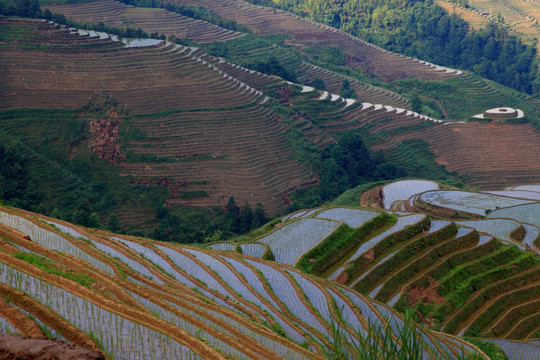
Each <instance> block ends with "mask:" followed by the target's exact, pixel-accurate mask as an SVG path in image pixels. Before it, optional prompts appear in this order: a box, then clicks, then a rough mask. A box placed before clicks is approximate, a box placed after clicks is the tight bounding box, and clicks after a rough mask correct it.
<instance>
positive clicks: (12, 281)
mask: <svg viewBox="0 0 540 360" xmlns="http://www.w3.org/2000/svg"><path fill="white" fill-rule="evenodd" d="M6 211H7V210H6ZM26 216H28V215H27V214H22V215H21V216H19V217H20V218H22V219H24V220H27V221H29V220H28V218H26ZM305 220H310V219H305ZM311 220H319V219H311ZM298 221H300V220H298ZM321 221H324V220H321ZM34 225H35V226H36V227H43V228H44V229H46V228H50V226H49V225H47V224H45V223H36V224H34ZM61 226H63V227H65V228H63V230H65V231H66V232H70V233H71V234H72V236H73V235H75V236H77V234H79V235H82V236H85V237H86V238H87V241H89V242H90V243H92V244H93V245H94V246H95V247H96V248H95V250H93V251H94V252H96V253H98V252H102V253H103V255H102V257H103V258H106V257H109V256H112V257H115V258H117V260H118V261H122V262H125V263H126V265H127V266H132V267H133V268H134V269H135V268H137V265H136V264H137V263H138V264H139V265H142V266H144V268H146V269H148V270H150V269H151V270H152V272H151V273H154V272H155V273H157V272H161V273H162V275H163V276H160V278H162V279H163V280H165V279H167V281H163V282H165V283H166V285H167V286H163V282H159V279H158V278H157V277H149V278H148V280H145V281H144V284H143V283H142V282H140V281H139V280H136V279H134V278H133V277H130V276H129V275H126V274H122V276H119V278H118V280H119V281H117V282H116V281H111V282H109V283H104V285H106V286H107V288H108V287H109V286H111V288H108V289H107V288H101V287H99V286H97V287H94V286H84V285H83V284H77V283H76V282H74V281H70V282H64V281H63V280H62V278H60V277H59V276H58V275H54V274H46V273H45V272H44V271H43V270H40V269H39V268H38V267H36V266H34V265H32V264H26V263H25V265H24V271H22V270H23V269H16V268H14V266H15V264H21V262H20V260H17V259H13V260H12V259H11V255H10V254H9V252H11V251H13V248H11V247H10V245H9V244H8V242H7V241H9V242H11V240H14V239H15V237H19V235H18V233H17V232H15V231H12V232H9V231H8V232H6V236H7V241H6V242H3V243H0V247H6V249H8V250H9V251H8V252H4V251H2V252H0V254H4V255H1V257H2V261H1V262H0V288H1V290H0V293H1V294H2V295H1V298H4V299H7V298H8V297H9V298H10V299H12V303H16V304H17V308H19V306H20V307H22V308H20V310H21V311H22V313H23V314H25V315H26V316H28V319H29V321H30V320H31V321H34V320H33V319H34V318H36V319H37V318H40V319H42V320H43V321H41V320H39V321H38V320H36V323H37V324H39V325H40V326H41V327H42V329H45V330H44V331H46V332H47V333H51V334H52V335H53V336H54V337H58V338H62V337H64V338H65V339H68V340H70V341H74V342H76V343H78V342H79V343H83V342H85V343H86V344H88V343H93V342H94V341H95V343H96V344H98V345H99V347H100V348H101V349H102V350H103V351H105V352H107V353H109V354H111V356H114V357H115V358H119V359H120V358H121V359H200V358H220V355H219V353H221V354H222V355H223V356H231V357H234V358H238V359H244V358H246V359H247V358H251V359H271V360H277V359H279V358H287V359H295V360H296V359H298V360H304V359H318V358H322V357H321V355H320V353H319V352H318V350H319V349H321V348H322V347H324V348H328V347H329V346H331V341H332V337H333V334H332V333H331V331H330V329H331V326H330V323H334V319H337V313H336V308H335V306H337V307H338V308H339V309H340V313H341V317H342V318H343V320H344V324H346V326H345V327H343V328H342V329H340V330H339V331H340V332H341V334H342V335H343V336H351V335H353V334H355V333H356V331H355V330H358V331H360V333H361V334H366V331H365V329H364V325H365V319H369V321H370V322H371V323H372V324H374V325H378V324H382V323H383V322H385V320H384V319H382V318H381V317H380V315H381V314H383V315H385V316H386V315H389V314H391V312H390V310H388V309H386V308H385V307H384V306H382V305H376V304H373V303H372V302H371V301H368V300H366V299H364V298H362V297H361V296H360V295H357V294H355V293H354V292H353V291H350V290H346V291H347V294H345V293H342V292H340V291H339V290H338V289H337V288H336V287H335V286H333V285H331V284H330V283H328V282H324V281H322V280H316V279H314V278H308V277H306V276H305V275H303V274H302V273H301V272H299V271H297V270H295V269H292V268H290V267H288V266H286V265H279V266H276V265H273V264H271V263H268V262H267V263H263V262H261V261H257V260H253V259H250V260H248V259H246V258H244V257H243V256H242V255H241V254H237V253H234V252H228V253H226V252H223V251H211V250H202V249H195V248H187V247H180V246H174V245H172V244H167V245H166V246H165V245H163V244H158V243H156V242H154V241H151V240H143V241H141V240H140V239H131V240H128V239H124V238H121V237H118V236H111V235H110V234H108V233H105V232H99V231H96V232H86V230H82V229H80V228H78V227H76V226H73V225H69V226H68V225H64V224H62V225H61ZM84 234H86V235H84ZM11 236H13V238H12V239H11V240H10V237H11ZM105 236H108V237H109V238H111V240H106V239H105V238H104V237H105ZM259 245H261V244H259ZM158 249H159V250H158ZM163 253H165V255H164V254H163ZM135 257H136V258H137V261H134V260H132V262H130V261H129V259H130V258H131V259H135ZM167 257H168V259H167ZM62 259H63V258H62V257H59V262H61V261H62ZM170 260H172V261H174V262H175V263H177V264H178V268H180V269H182V270H178V271H177V270H176V268H175V267H174V266H171V264H170ZM71 263H73V262H71ZM68 264H69V263H68V262H66V264H64V265H65V266H66V267H67V266H68ZM17 266H18V265H17ZM121 268H122V269H124V270H127V269H128V268H127V267H124V266H122V267H121ZM137 270H139V272H140V273H141V274H142V275H150V272H149V273H148V274H143V271H142V270H140V269H137ZM127 272H128V271H126V273H127ZM169 277H170V278H169ZM173 278H176V280H177V281H178V282H175V281H173V280H172V279H173ZM139 279H140V277H139ZM196 279H200V280H196ZM153 281H155V282H156V283H155V284H153ZM203 282H204V283H203ZM182 284H183V285H182ZM197 284H199V285H197ZM185 285H187V286H189V287H191V288H192V289H193V290H195V291H191V290H190V289H188V288H187V287H186V286H185ZM112 287H115V288H116V289H115V290H113V288H112ZM18 291H22V292H24V293H26V294H25V295H22V294H21V293H20V292H18ZM120 292H123V293H124V294H123V296H124V297H125V298H124V299H122V300H121V299H120V297H121V296H118V295H119V294H120ZM217 293H221V294H222V295H219V294H217ZM225 294H226V296H227V297H228V299H225ZM27 295H28V296H29V297H28V298H24V297H27ZM128 299H129V303H130V306H126V302H127V301H128ZM353 304H356V305H357V306H358V307H359V308H357V307H355V306H353ZM42 305H43V306H42ZM242 305H245V306H242ZM381 306H382V307H381ZM376 307H377V309H375V308H376ZM359 309H360V311H361V313H360V312H359ZM385 309H386V310H385ZM254 313H258V314H259V315H260V320H259V318H257V316H254ZM5 319H6V317H5V316H1V315H0V330H4V331H9V332H13V329H12V327H10V325H9V324H8V323H7V321H6V320H5ZM261 320H267V322H263V321H261ZM390 322H391V324H392V326H399V325H400V324H402V321H401V320H400V319H390ZM268 323H271V325H269V324H268ZM278 325H279V326H278ZM276 326H278V327H279V328H280V329H281V330H279V334H276V332H274V331H272V330H273V329H275V328H276ZM79 329H80V330H81V331H79ZM282 333H285V334H286V335H287V337H283V336H280V334H282ZM74 334H76V336H75V335H74ZM74 336H75V338H74ZM353 337H354V335H353ZM436 337H437V336H436ZM290 339H292V340H293V341H294V342H293V341H291V340H290ZM295 342H296V343H295ZM300 344H305V346H300ZM79 345H81V344H79ZM441 346H445V345H441Z"/></svg>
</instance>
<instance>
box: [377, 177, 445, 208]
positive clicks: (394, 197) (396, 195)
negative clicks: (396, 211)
mask: <svg viewBox="0 0 540 360" xmlns="http://www.w3.org/2000/svg"><path fill="white" fill-rule="evenodd" d="M437 189H439V184H437V183H435V182H433V181H426V180H403V181H396V182H394V183H391V184H388V185H385V186H384V187H383V188H382V195H383V200H384V208H385V209H390V208H392V204H393V203H394V202H396V201H399V200H407V199H409V198H410V197H411V196H413V195H416V194H420V193H423V192H424V191H429V190H437Z"/></svg>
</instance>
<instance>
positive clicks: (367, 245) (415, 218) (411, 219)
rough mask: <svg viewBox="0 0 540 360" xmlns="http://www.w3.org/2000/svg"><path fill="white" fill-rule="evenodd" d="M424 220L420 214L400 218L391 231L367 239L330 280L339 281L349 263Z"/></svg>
mask: <svg viewBox="0 0 540 360" xmlns="http://www.w3.org/2000/svg"><path fill="white" fill-rule="evenodd" d="M422 219H424V215H420V214H415V215H408V216H403V217H399V218H398V221H397V223H396V224H395V225H394V226H392V227H391V228H390V229H387V230H386V231H384V232H382V233H381V234H379V235H377V236H375V237H373V238H371V239H367V241H365V242H364V243H362V245H360V247H359V248H358V249H357V250H356V251H355V252H354V253H353V254H351V256H350V257H348V258H347V259H346V262H345V263H344V264H343V265H341V266H340V267H339V268H338V269H337V270H335V271H334V272H333V274H332V275H330V276H329V277H328V278H329V279H330V280H335V279H337V278H338V277H339V276H340V274H342V273H343V272H344V271H345V269H346V267H347V263H348V262H353V261H354V260H356V259H358V258H359V257H360V256H362V255H363V254H364V253H366V252H368V251H369V250H371V249H372V248H373V247H375V246H376V245H377V244H378V243H379V242H381V241H383V240H384V239H386V238H387V237H389V236H392V235H393V234H395V233H397V232H399V231H401V230H403V229H404V228H405V227H406V226H408V225H412V224H415V223H418V222H420V221H422Z"/></svg>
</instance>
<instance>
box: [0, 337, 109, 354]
mask: <svg viewBox="0 0 540 360" xmlns="http://www.w3.org/2000/svg"><path fill="white" fill-rule="evenodd" d="M0 359H2V360H57V359H62V360H70V359H73V360H104V359H105V357H104V356H103V355H102V354H100V353H98V352H94V351H91V350H88V349H85V348H83V347H80V346H78V345H75V344H72V343H69V344H66V343H64V342H62V341H58V340H47V339H32V338H24V337H22V336H19V335H8V334H0Z"/></svg>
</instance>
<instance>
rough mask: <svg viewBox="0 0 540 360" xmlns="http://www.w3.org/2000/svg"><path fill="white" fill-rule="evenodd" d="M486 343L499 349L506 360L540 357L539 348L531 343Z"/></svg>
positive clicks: (493, 340)
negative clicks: (492, 344)
mask: <svg viewBox="0 0 540 360" xmlns="http://www.w3.org/2000/svg"><path fill="white" fill-rule="evenodd" d="M488 341H491V342H492V343H494V344H495V345H497V346H498V347H499V348H501V349H502V350H503V351H504V354H505V355H506V356H507V357H508V360H521V359H537V358H539V357H540V346H538V345H536V344H533V343H522V342H518V341H510V340H497V339H490V340H488Z"/></svg>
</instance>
